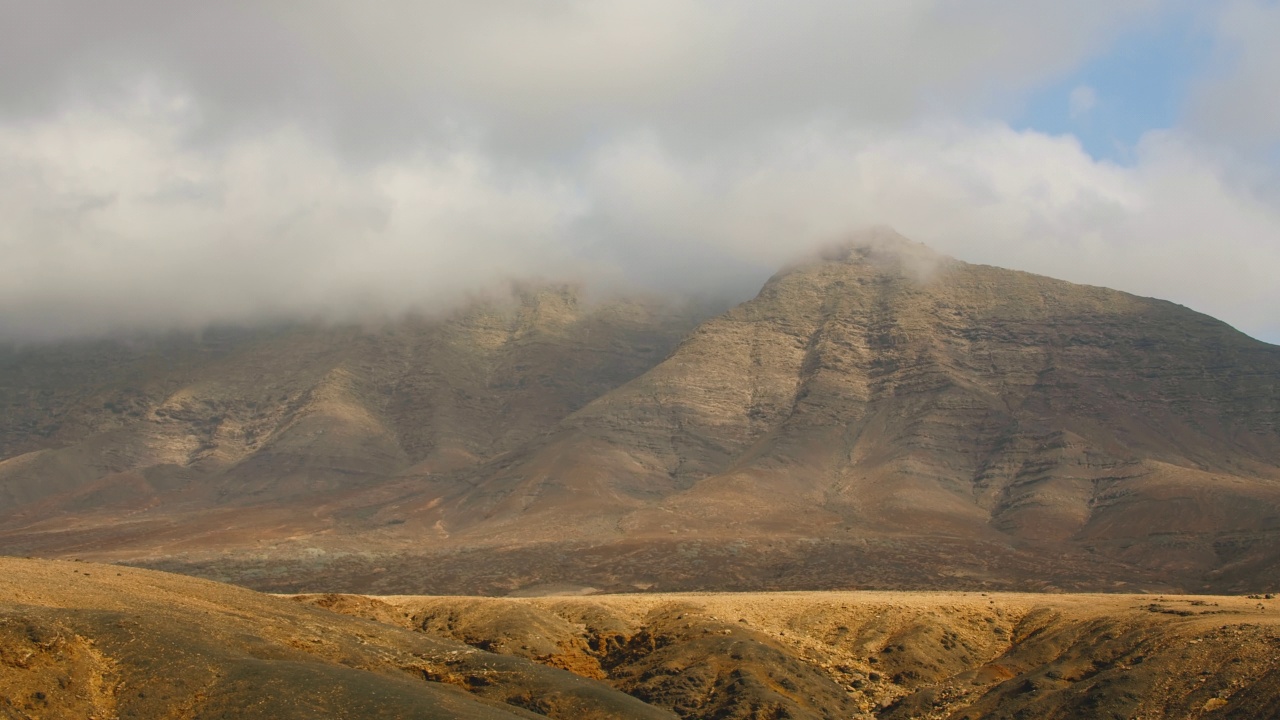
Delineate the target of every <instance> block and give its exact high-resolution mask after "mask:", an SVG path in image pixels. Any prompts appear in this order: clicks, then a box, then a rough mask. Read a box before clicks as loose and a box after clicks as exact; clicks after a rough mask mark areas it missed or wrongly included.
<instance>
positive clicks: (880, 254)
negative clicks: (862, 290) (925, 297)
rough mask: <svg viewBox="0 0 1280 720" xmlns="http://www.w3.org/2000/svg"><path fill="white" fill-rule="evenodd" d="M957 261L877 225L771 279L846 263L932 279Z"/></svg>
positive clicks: (794, 264) (912, 277)
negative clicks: (945, 267)
mask: <svg viewBox="0 0 1280 720" xmlns="http://www.w3.org/2000/svg"><path fill="white" fill-rule="evenodd" d="M957 262H959V261H957V260H955V259H953V258H951V257H948V256H946V255H943V254H941V253H939V252H937V251H935V250H934V249H933V248H931V247H929V246H928V245H925V244H924V243H921V242H917V241H915V240H912V239H910V238H908V237H906V236H905V235H902V234H901V233H899V232H898V231H897V230H894V229H893V228H891V227H889V226H886V225H877V226H873V227H869V228H865V229H862V230H858V231H856V232H853V233H850V234H849V235H847V236H846V237H844V238H841V239H840V240H839V241H836V242H833V243H829V244H827V245H825V246H823V247H821V248H819V249H818V250H817V251H816V252H813V253H812V254H810V255H809V256H808V257H805V258H802V259H801V260H799V261H797V262H795V263H792V264H791V265H788V266H786V267H784V268H783V269H782V270H780V271H779V272H778V273H776V274H775V275H774V276H773V278H771V279H770V281H771V282H772V281H774V280H778V279H780V278H783V277H785V276H787V275H790V274H792V273H794V272H797V271H804V270H809V269H812V268H815V267H820V266H823V265H827V264H830V263H844V264H848V265H857V266H861V267H865V268H867V269H869V270H871V271H872V272H874V273H875V274H882V275H889V276H898V277H903V278H907V279H911V280H916V281H922V282H923V281H927V280H930V279H932V278H933V277H934V275H935V273H936V272H937V271H938V270H939V269H940V268H942V267H944V266H946V265H948V264H952V263H957Z"/></svg>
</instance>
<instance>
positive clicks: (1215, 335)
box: [0, 231, 1280, 593]
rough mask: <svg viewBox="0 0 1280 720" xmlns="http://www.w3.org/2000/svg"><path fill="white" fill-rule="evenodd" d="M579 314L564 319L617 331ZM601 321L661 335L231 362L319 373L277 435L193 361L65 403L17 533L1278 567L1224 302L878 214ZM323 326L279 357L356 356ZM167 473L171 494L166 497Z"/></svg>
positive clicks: (281, 381)
mask: <svg viewBox="0 0 1280 720" xmlns="http://www.w3.org/2000/svg"><path fill="white" fill-rule="evenodd" d="M526 307H527V306H526ZM522 312H525V313H526V314H528V313H529V312H533V311H529V310H525V311H522ZM517 315H519V314H517ZM572 317H574V318H586V317H587V316H585V315H573V316H572ZM591 317H592V318H597V316H594V315H593V316H591ZM687 317H688V315H687V314H686V315H683V316H679V318H687ZM659 320H661V321H659ZM504 322H507V323H510V321H509V320H507V321H504ZM574 322H576V323H577V324H574ZM574 322H569V323H563V324H561V325H555V324H554V323H552V324H551V326H553V327H560V328H568V329H566V330H563V331H562V332H561V335H558V336H556V337H557V338H564V337H576V338H583V339H582V340H580V342H581V343H584V344H585V342H586V341H585V337H586V328H587V327H588V326H590V327H591V328H592V332H593V333H596V332H599V331H598V330H596V329H595V328H599V327H601V326H602V325H608V323H604V321H602V320H600V319H598V318H597V319H595V320H586V319H578V320H575V321H574ZM613 322H614V324H613V325H609V327H612V328H614V330H613V332H615V333H617V334H618V337H632V336H631V335H626V333H625V332H624V330H626V331H628V332H634V331H635V330H636V329H637V328H647V332H648V333H649V335H648V336H647V337H649V338H656V339H651V340H649V341H647V342H646V343H645V344H643V347H647V348H650V349H651V352H649V353H648V354H645V353H641V352H639V347H641V344H640V343H636V342H634V341H631V344H630V345H626V344H625V343H624V346H625V347H629V348H631V351H630V352H629V353H627V352H622V353H616V354H614V355H606V356H601V355H599V354H593V353H582V352H579V350H580V349H582V348H584V345H583V344H574V343H563V342H555V343H552V342H546V343H544V344H542V345H537V343H533V346H532V347H531V346H530V343H529V342H525V341H521V340H518V339H516V338H519V337H522V336H520V335H519V334H518V333H515V334H513V332H512V330H511V329H510V327H511V326H510V324H508V325H501V323H499V325H501V328H506V329H501V328H500V329H499V330H490V329H488V328H489V327H490V326H489V325H485V324H484V323H480V325H479V326H465V325H464V326H461V327H463V328H471V329H469V330H467V332H465V333H461V334H460V335H459V334H457V333H459V332H461V330H457V331H451V332H455V334H454V335H449V334H448V333H446V332H445V331H443V330H440V329H438V328H437V329H435V330H433V331H432V334H431V335H430V336H431V337H432V338H433V340H432V341H431V342H424V343H423V344H421V345H404V344H402V343H391V342H390V341H387V340H384V339H382V338H381V337H380V336H379V337H377V338H375V339H369V338H368V336H367V335H360V338H361V339H359V340H356V339H353V340H352V345H353V346H355V347H360V348H366V349H365V350H362V351H361V354H359V356H358V357H359V358H361V359H360V360H358V361H355V360H345V361H344V362H342V363H336V362H331V361H329V360H326V361H324V362H321V361H319V360H316V361H315V362H314V363H311V364H304V363H301V362H299V363H295V364H293V365H290V366H289V368H288V369H287V371H280V370H273V369H272V368H273V367H274V366H273V365H272V363H270V362H267V361H266V360H265V359H263V358H262V357H261V356H256V355H253V354H252V353H249V354H248V355H247V356H246V355H245V354H243V353H241V354H235V353H233V354H232V357H234V358H244V359H242V360H237V361H236V362H231V361H222V362H221V364H217V367H219V368H221V371H222V372H223V373H224V377H225V378H226V380H225V381H224V382H223V384H222V385H218V386H219V387H223V386H230V385H232V384H237V383H238V385H237V387H243V388H245V390H244V392H245V393H249V392H250V390H249V389H250V388H253V390H252V392H254V393H258V394H259V395H261V393H262V392H264V391H263V390H261V388H278V387H281V386H283V385H286V384H287V382H290V381H293V379H295V378H299V377H303V376H305V377H307V378H309V379H307V380H306V383H305V387H306V388H307V389H306V391H305V393H304V392H303V391H301V390H299V391H297V393H296V395H294V394H290V391H288V390H283V391H280V395H279V396H277V397H283V398H284V399H283V400H281V401H280V404H277V405H275V406H272V407H274V408H275V409H274V410H266V411H264V412H267V413H268V414H270V413H275V415H271V417H272V418H277V419H274V420H271V421H270V422H269V423H268V426H269V427H270V428H273V429H272V430H270V431H269V432H268V431H266V430H263V431H254V432H252V433H247V434H246V432H245V431H246V430H247V429H250V428H252V427H257V426H254V425H253V424H252V423H253V422H255V420H254V417H255V416H253V415H252V414H249V415H248V416H247V417H245V416H244V414H245V413H251V412H256V411H250V410H241V411H240V413H241V415H234V414H227V415H226V416H225V417H222V418H221V419H220V420H219V423H218V424H217V426H216V427H217V428H219V429H215V430H212V431H210V430H207V429H202V428H205V426H203V425H192V424H191V423H190V422H189V421H188V420H185V419H184V418H186V417H187V416H186V415H184V414H183V413H184V412H186V410H187V409H189V408H191V407H197V406H199V405H200V403H202V402H204V398H203V396H201V395H199V393H196V392H194V391H192V390H190V389H189V388H191V387H197V388H198V387H203V385H201V384H199V383H194V384H192V383H188V384H187V385H181V384H178V383H174V387H173V388H170V389H167V390H165V391H164V392H160V391H154V394H153V395H147V396H146V397H153V398H156V399H152V400H150V401H148V402H149V404H148V402H143V403H141V407H139V408H137V409H136V410H134V409H128V408H126V409H125V411H124V415H125V416H126V417H125V418H123V419H120V420H119V421H118V422H119V428H120V429H119V430H115V429H113V428H114V426H111V425H109V424H108V425H101V426H100V427H98V428H96V429H95V430H94V431H93V432H88V431H85V430H83V429H82V426H83V424H84V423H85V422H86V421H84V420H83V419H81V418H83V417H84V416H85V413H83V412H74V411H67V412H63V413H61V414H59V413H44V414H37V415H35V416H34V417H30V418H28V419H26V420H23V421H22V422H24V423H25V424H23V425H21V426H20V427H19V426H14V425H13V424H12V423H11V424H10V427H11V428H12V427H17V429H11V430H9V431H7V432H6V434H4V435H3V436H0V437H4V438H6V440H5V442H6V447H11V448H17V449H19V450H26V451H29V452H26V453H25V454H22V455H18V456H16V457H14V458H12V459H10V460H7V461H5V464H4V465H0V488H3V489H4V493H5V494H6V496H7V497H9V498H10V500H9V501H8V502H9V507H10V510H9V511H8V515H7V517H6V519H5V521H4V529H3V530H0V548H7V549H10V551H15V550H16V551H21V552H36V553H44V554H63V555H66V554H79V555H80V556H84V557H99V558H104V559H121V560H128V561H131V562H147V563H151V564H154V565H155V566H158V567H165V568H172V569H181V570H183V571H187V572H195V573H200V574H205V575H208V576H212V577H217V578H222V579H230V580H234V581H238V582H246V583H249V584H252V585H254V586H256V587H262V588H270V589H276V590H282V591H294V590H302V589H333V590H337V589H345V590H353V591H355V590H360V591H376V592H424V591H432V592H487V593H506V592H512V591H517V590H520V589H521V588H528V587H531V586H532V587H537V586H541V585H544V584H546V583H562V584H567V585H572V586H577V587H591V588H602V589H613V590H621V589H635V588H648V589H668V590H679V589H697V588H704V589H706V588H718V589H744V590H749V589H772V588H784V589H785V588H837V587H848V586H851V585H854V586H864V587H865V586H875V587H916V588H920V587H952V588H1009V589H1052V588H1054V587H1056V588H1062V589H1074V590H1083V589H1107V590H1117V589H1125V588H1129V589H1148V590H1175V589H1183V590H1194V591H1203V590H1209V589H1217V590H1225V589H1230V590H1252V591H1256V590H1274V589H1276V587H1277V583H1278V582H1280V581H1277V580H1276V578H1277V577H1280V348H1277V347H1275V346H1271V345H1267V344H1265V343H1261V342H1258V341H1256V340H1253V339H1251V338H1248V337H1246V336H1244V335H1242V334H1241V333H1239V332H1236V331H1235V330H1233V329H1232V328H1230V327H1228V326H1227V325H1225V324H1223V323H1221V322H1219V321H1216V320H1214V319H1212V318H1209V317H1206V316H1204V315H1200V314H1198V313H1195V312H1193V311H1191V310H1188V309H1186V308H1183V307H1180V306H1177V305H1174V304H1171V303H1168V302H1164V301H1160V300H1152V299H1148V298H1139V297H1135V296H1132V295H1128V294H1125V293H1121V292H1116V291H1113V290H1107V289H1104V288H1095V287H1084V286H1079V285H1073V284H1070V283H1066V282H1062V281H1058V280H1053V279H1050V278H1045V277H1040V276H1035V275H1030V274H1026V273H1020V272H1014V271H1009V270H1003V269H999V268H993V267H985V266H977V265H970V264H966V263H962V262H958V261H955V260H952V259H950V258H946V257H943V256H939V255H936V254H934V253H932V252H931V251H929V250H928V249H927V248H924V247H923V246H920V245H918V244H916V243H912V242H910V241H909V240H906V239H904V238H901V237H899V236H896V235H894V234H893V233H891V232H886V231H880V232H877V233H873V234H872V235H870V236H867V237H864V238H862V239H861V240H860V241H859V242H857V243H853V244H850V245H847V246H844V247H841V248H836V249H833V250H832V251H830V252H829V253H828V254H827V255H825V256H824V257H820V258H816V259H814V260H812V261H810V262H806V263H802V264H800V265H797V266H796V267H793V268H789V269H787V270H785V271H783V272H781V273H779V274H778V275H777V276H775V277H774V278H773V279H771V280H770V281H769V282H768V283H767V284H766V285H765V287H764V288H763V289H762V290H761V292H760V294H759V295H758V296H757V297H756V298H754V299H753V300H751V301H749V302H746V303H744V304H742V305H740V306H738V307H736V308H734V309H732V310H730V311H729V312H727V313H724V314H722V315H720V316H717V317H714V318H712V319H711V320H708V321H706V322H704V323H703V324H701V325H699V326H698V327H697V328H696V329H694V330H693V331H692V332H690V333H689V334H688V335H687V336H685V337H684V339H683V341H682V342H680V343H679V345H678V346H677V347H674V349H673V350H671V351H670V353H669V354H666V355H665V359H662V360H661V362H659V359H660V358H659V357H658V356H659V355H661V354H663V352H664V351H665V349H666V348H667V347H668V345H664V344H663V342H662V341H664V340H667V341H669V340H670V338H672V337H673V335H672V334H670V333H669V332H668V333H666V334H664V333H663V332H659V331H657V330H654V329H653V328H655V327H657V328H662V329H664V330H672V329H675V328H678V327H680V322H679V321H673V320H671V319H670V318H669V317H667V318H666V319H662V318H660V317H659V316H656V315H652V314H650V315H646V316H645V322H639V321H632V322H631V323H630V324H627V323H625V322H621V321H616V320H614V321H613ZM593 323H594V324H593ZM446 327H453V326H446ZM575 332H576V333H578V334H577V335H575V334H574V333H575ZM468 333H469V334H468ZM308 337H311V342H312V345H299V346H298V349H297V350H291V351H290V353H289V355H290V356H291V357H297V358H300V359H301V358H307V357H316V358H319V357H323V358H330V357H338V356H340V357H343V358H346V357H349V356H350V353H352V352H353V350H352V349H351V348H350V347H348V346H346V345H344V346H343V347H344V349H343V350H342V352H341V353H338V355H332V353H334V352H337V351H327V350H324V348H326V347H330V346H329V345H328V344H326V343H329V340H327V339H322V338H319V337H314V336H308ZM441 337H455V338H457V339H456V342H449V341H445V340H441V339H440V338H441ZM543 337H547V334H546V333H544V335H543ZM593 337H598V336H594V335H593ZM595 342H597V341H596V340H593V341H592V343H595ZM494 347H498V348H501V351H500V352H498V351H495V350H493V349H492V348H494ZM585 347H597V346H595V345H589V346H585ZM605 347H612V345H606V346H605ZM307 348H310V349H307ZM369 348H376V351H375V350H373V349H369ZM477 348H479V349H477ZM486 348H489V349H486ZM536 348H541V350H537V351H536V352H535V349H536ZM327 353H328V354H327ZM449 353H453V354H452V355H450V354H449ZM467 353H472V354H471V355H468V354H467ZM172 355H174V353H172V352H169V351H166V352H165V353H159V354H157V353H151V354H150V355H148V357H150V358H152V360H150V361H148V362H151V363H156V362H159V360H156V359H155V358H157V357H169V356H172ZM529 357H533V358H535V360H527V358H529ZM518 358H526V359H518ZM628 358H629V359H628ZM504 359H505V360H504ZM619 359H622V360H624V362H622V364H621V365H618V366H616V367H618V368H621V369H617V370H613V369H612V368H615V363H616V362H617V361H618V360H619ZM29 365H31V363H28V366H29ZM93 365H94V367H95V368H96V367H99V366H100V365H101V363H94V364H93ZM650 365H651V367H648V366H650ZM130 367H134V368H145V367H146V365H145V363H137V362H135V364H134V365H131V366H130ZM388 367H395V368H397V370H396V372H395V373H389V371H388V370H387V368H388ZM646 367H647V371H645V370H646ZM529 368H534V370H530V369H529ZM304 370H305V371H306V372H310V373H311V374H310V375H304V374H303V373H304ZM473 371H474V373H475V374H472V373H473ZM137 372H139V373H142V374H143V375H145V374H146V373H145V371H144V370H142V369H140V370H137ZM273 373H278V374H274V375H273ZM610 373H612V374H610ZM632 375H638V376H637V377H634V379H629V378H630V376H632ZM8 377H14V374H13V372H12V371H8ZM388 377H390V378H393V381H388V380H387V379H386V378H388ZM10 387H20V384H19V383H13V382H11V384H10ZM183 388H188V389H183ZM410 389H411V391H410ZM265 392H268V393H274V392H276V390H275V389H271V390H268V391H265ZM165 393H168V394H165ZM162 396H163V398H164V400H163V402H159V401H158V398H160V397H162ZM10 397H14V396H13V395H12V394H11V395H10ZM295 397H296V398H305V401H304V400H301V399H294V398H295ZM188 398H191V399H190V400H188ZM197 398H199V401H197ZM9 402H10V405H11V406H12V405H13V404H14V401H13V400H10V401H9ZM92 402H98V401H97V400H94V401H92ZM112 402H116V401H112ZM120 402H123V400H121V401H120ZM117 406H119V403H117ZM129 407H132V406H129ZM215 407H217V406H216V403H215ZM295 407H299V408H305V410H291V409H290V408H295ZM162 410H163V411H164V412H165V413H167V415H162V414H161V411H162ZM95 412H97V411H95ZM130 412H138V413H141V416H142V418H143V419H145V420H146V423H142V422H141V421H140V420H138V419H137V418H135V419H133V420H130V419H128V413H130ZM290 413H292V414H290ZM98 414H99V416H101V415H102V413H101V412H99V413H98ZM41 417H53V418H63V419H61V420H59V422H61V423H62V424H61V426H59V427H57V428H55V429H54V430H52V431H50V430H48V428H45V427H44V426H39V423H40V422H41V421H40V420H39V418H41ZM175 417H176V418H178V419H177V420H174V418H175ZM201 417H203V416H201ZM201 422H206V423H207V422H208V420H207V419H206V420H202V421H201ZM33 423H34V424H35V425H36V426H39V427H36V428H35V429H33V426H32V424H33ZM175 423H177V424H175ZM181 423H186V424H181ZM271 423H274V424H271ZM139 427H144V428H146V429H145V431H139V430H137V429H136V428H139ZM223 427H226V428H227V431H225V432H224V431H222V430H220V428H223ZM40 428H44V429H40ZM232 429H234V430H235V432H231V430H232ZM117 432H118V433H121V434H113V433H117ZM201 432H203V433H204V435H201V434H200V433H201ZM41 433H47V434H48V435H49V437H48V439H45V440H42V439H40V434H41ZM166 433H169V434H166ZM235 433H240V434H239V435H236V434H235ZM250 435H252V437H253V438H263V439H261V440H258V439H254V440H244V439H243V438H245V437H249V436H250ZM233 437H234V438H240V439H235V440H233V439H232V438H233ZM139 438H143V439H139ZM23 443H26V444H25V445H24V444H23ZM252 443H258V444H256V445H253V446H252V447H251V448H250V444H252ZM54 446H57V447H58V449H45V448H46V447H54ZM156 448H169V449H168V450H165V451H164V452H167V453H169V454H162V453H161V452H160V451H159V450H157V449H156ZM148 453H152V455H148ZM184 453H185V454H184ZM153 455H154V456H153ZM139 458H141V459H142V460H143V461H145V463H144V462H141V461H140V460H139ZM94 463H98V465H94ZM140 465H141V466H142V467H141V469H139V466H140ZM86 466H90V468H91V469H90V470H85V469H84V468H85V467H86ZM206 467H208V468H213V470H212V471H206V470H205V468H206ZM194 473H205V474H204V475H201V476H200V477H201V479H200V481H199V482H195V481H192V480H190V478H191V477H192V476H193V474H194ZM210 478H212V479H210ZM103 483H107V484H108V485H109V486H110V487H111V488H112V493H115V494H110V495H107V496H105V497H104V495H103V493H101V492H100V491H99V488H100V487H102V486H103ZM166 483H167V485H166ZM159 486H163V487H164V488H169V487H174V488H177V489H174V490H163V493H169V494H168V495H165V498H164V502H163V503H158V502H157V501H155V500H153V499H149V498H152V497H153V496H154V495H155V494H157V493H161V492H162V491H161V490H158V489H157V488H158V487H159ZM32 488H37V489H36V490H33V489H32ZM120 488H137V497H138V498H139V499H137V500H130V501H129V502H130V503H132V504H129V503H126V502H124V501H121V500H117V499H116V498H120V497H133V496H130V495H128V493H126V492H123V491H121V490H120ZM55 491H60V493H58V494H56V495H50V493H51V492H55ZM24 493H25V495H24ZM50 497H51V498H53V499H47V498H50ZM112 503H116V504H115V505H113V504H112ZM183 503H186V505H184V504H183ZM183 507H187V508H190V509H191V511H192V513H195V514H194V515H187V516H183V515H181V514H180V513H178V512H177V510H180V509H181V508H183ZM52 513H63V514H61V515H57V516H56V517H52V518H50V517H49V516H50V515H51V514H52ZM175 518H178V519H176V520H175ZM193 518H194V519H193ZM211 518H212V519H211ZM193 523H194V524H193ZM228 549H233V550H234V549H238V550H237V552H234V553H228V552H227V550H228Z"/></svg>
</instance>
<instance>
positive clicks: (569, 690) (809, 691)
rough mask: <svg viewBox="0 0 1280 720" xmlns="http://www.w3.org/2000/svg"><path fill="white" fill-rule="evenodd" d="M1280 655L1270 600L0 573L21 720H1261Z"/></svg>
mask: <svg viewBox="0 0 1280 720" xmlns="http://www.w3.org/2000/svg"><path fill="white" fill-rule="evenodd" d="M333 611H337V612H336V613H335V612H333ZM339 613H342V614H339ZM1277 647H1280V600H1274V599H1270V598H1265V597H1253V598H1246V597H1239V596H1236V597H1213V596H1198V597H1197V596H1173V595H1168V596H1156V595H1150V596H1139V595H1078V596H1077V595H1026V594H1002V593H990V594H988V593H899V592H869V593H868V592H864V593H738V594H695V595H660V594H650V595H631V596H594V597H542V598H528V599H513V598H477V597H420V596H418V597H412V596H400V597H369V596H356V595H333V594H326V595H311V596H300V597H296V598H293V599H289V598H284V597H278V596H269V595H262V594H260V593H256V592H253V591H250V590H246V589H243V588H239V587H234V586H228V585H222V584H218V583H213V582H209V581H205V580H198V579H195V578H190V577H185V576H179V575H170V574H165V573H157V572H154V571H147V570H140V569H135V568H122V567H117V566H112V565H99V564H93V563H76V562H65V561H49V560H21V559H15V558H0V716H3V717H14V718H25V717H30V718H50V719H61V718H68V719H72V718H74V719H75V720H83V719H84V718H99V720H113V719H115V718H139V719H140V720H151V719H153V718H154V719H157V720H158V719H159V718H172V717H190V718H317V717H326V718H397V719H398V718H476V719H484V720H489V719H498V718H534V717H551V718H573V719H575V720H576V719H579V718H581V719H584V720H589V719H593V718H601V719H603V718H638V719H640V720H643V719H645V718H654V719H657V718H677V717H680V718H705V717H716V718H724V719H725V720H767V719H771V718H781V717H786V718H794V719H796V720H818V719H825V718H864V719H869V718H886V719H889V718H893V719H898V718H901V719H903V720H905V719H907V718H954V719H955V720H959V719H960V718H964V717H968V718H971V720H976V718H1022V717H1036V718H1077V717H1146V718H1152V719H1153V720H1158V719H1161V718H1201V717H1203V718H1240V719H1244V718H1248V719H1249V720H1266V719H1268V718H1276V717H1280V711H1277V708H1280V660H1278V659H1277V654H1276V649H1277Z"/></svg>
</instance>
